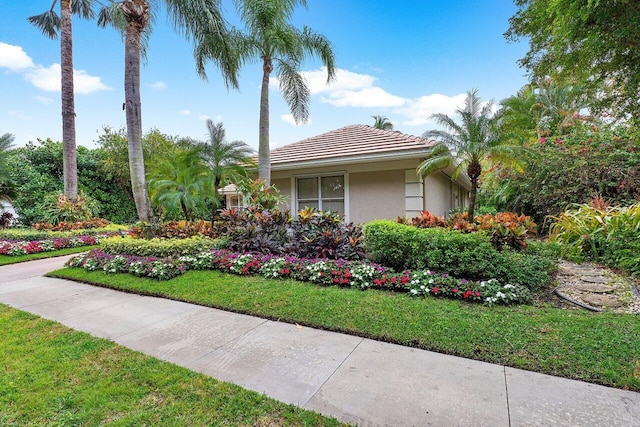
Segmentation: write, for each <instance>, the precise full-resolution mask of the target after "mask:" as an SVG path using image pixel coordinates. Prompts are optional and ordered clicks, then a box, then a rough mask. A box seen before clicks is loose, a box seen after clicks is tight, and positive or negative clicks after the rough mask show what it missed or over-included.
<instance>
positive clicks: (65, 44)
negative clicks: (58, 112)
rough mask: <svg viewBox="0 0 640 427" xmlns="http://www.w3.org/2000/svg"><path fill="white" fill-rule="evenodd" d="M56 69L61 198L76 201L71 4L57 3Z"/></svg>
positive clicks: (67, 2)
mask: <svg viewBox="0 0 640 427" xmlns="http://www.w3.org/2000/svg"><path fill="white" fill-rule="evenodd" d="M60 9H61V10H60V68H61V82H60V84H61V93H62V153H63V154H62V170H63V181H64V195H65V196H66V197H67V199H69V200H72V201H75V200H76V199H77V198H78V160H77V154H76V112H75V105H74V94H73V37H72V27H71V0H62V1H61V2H60Z"/></svg>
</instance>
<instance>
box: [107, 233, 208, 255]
mask: <svg viewBox="0 0 640 427" xmlns="http://www.w3.org/2000/svg"><path fill="white" fill-rule="evenodd" d="M214 247H216V241H215V240H213V239H210V238H206V237H189V238H187V239H149V240H147V239H134V238H131V237H111V238H108V239H104V240H102V242H100V248H101V249H102V250H103V251H104V252H105V253H108V254H112V255H135V256H141V257H157V258H167V257H174V258H177V257H179V256H182V255H193V254H197V253H200V252H204V251H207V250H210V249H212V248H214Z"/></svg>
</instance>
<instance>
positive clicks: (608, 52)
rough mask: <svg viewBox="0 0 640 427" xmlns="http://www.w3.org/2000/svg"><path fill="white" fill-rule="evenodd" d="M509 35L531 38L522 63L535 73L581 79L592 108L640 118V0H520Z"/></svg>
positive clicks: (576, 80) (566, 79)
mask: <svg viewBox="0 0 640 427" xmlns="http://www.w3.org/2000/svg"><path fill="white" fill-rule="evenodd" d="M515 3H516V6H517V7H518V10H517V12H516V13H515V15H514V16H512V17H511V18H510V19H509V22H510V27H509V29H508V30H507V32H506V33H505V37H506V38H507V39H508V40H511V41H517V40H519V39H521V38H527V39H528V40H529V51H528V52H527V54H526V55H525V56H524V58H522V59H521V60H520V61H519V63H520V65H521V66H523V67H524V68H526V69H527V70H529V71H530V72H531V73H532V74H533V76H534V78H536V79H542V78H546V77H547V76H552V77H558V78H559V79H560V80H562V81H570V82H577V83H579V84H580V85H582V88H583V91H584V92H585V93H586V94H588V95H589V96H590V98H592V99H593V104H592V107H594V108H596V109H598V110H603V109H607V108H612V109H613V110H614V111H615V112H616V113H617V114H619V115H624V114H629V115H630V116H631V117H632V118H633V119H634V120H635V121H636V122H639V121H640V97H638V93H640V68H639V67H638V63H640V49H639V48H638V40H640V4H639V3H638V2H636V1H618V0H599V1H585V0H557V1H548V0H515Z"/></svg>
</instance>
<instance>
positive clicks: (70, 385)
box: [0, 305, 341, 426]
mask: <svg viewBox="0 0 640 427" xmlns="http://www.w3.org/2000/svg"><path fill="white" fill-rule="evenodd" d="M0 366H2V375H0V425H3V426H5V425H6V426H13V425H52V426H53V425H57V426H71V425H103V424H114V425H189V426H211V425H234V426H275V425H291V426H309V425H313V426H337V425H341V424H340V423H338V422H337V421H336V420H334V419H329V418H326V417H323V416H321V415H319V414H317V413H313V412H309V411H305V410H303V409H300V408H297V407H295V406H293V405H285V404H283V403H280V402H277V401H275V400H273V399H270V398H267V397H265V396H263V395H260V394H258V393H255V392H252V391H248V390H245V389H242V388H240V387H238V386H235V385H232V384H229V383H224V382H220V381H216V380H215V379H213V378H209V377H207V376H205V375H201V374H197V373H195V372H192V371H189V370H188V369H185V368H181V367H178V366H176V365H173V364H170V363H167V362H163V361H160V360H158V359H154V358H152V357H149V356H145V355H143V354H141V353H139V352H135V351H132V350H129V349H126V348H124V347H120V346H118V345H116V344H114V343H113V342H110V341H107V340H104V339H100V338H94V337H91V336H90V335H88V334H85V333H82V332H75V331H73V330H71V329H69V328H66V327H64V326H62V325H60V324H58V323H55V322H51V321H48V320H43V319H41V318H38V317H37V316H34V315H31V314H28V313H25V312H21V311H18V310H14V309H12V308H9V307H7V306H4V305H0Z"/></svg>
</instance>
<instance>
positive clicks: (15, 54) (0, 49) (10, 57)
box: [0, 42, 35, 71]
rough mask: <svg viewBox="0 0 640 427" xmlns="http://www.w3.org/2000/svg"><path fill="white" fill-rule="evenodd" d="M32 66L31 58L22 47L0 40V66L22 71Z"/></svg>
mask: <svg viewBox="0 0 640 427" xmlns="http://www.w3.org/2000/svg"><path fill="white" fill-rule="evenodd" d="M34 66H35V65H34V63H33V60H32V59H31V58H30V57H29V55H27V54H26V52H25V51H24V50H22V47H20V46H14V45H11V44H7V43H2V42H0V67H4V68H8V69H10V70H11V71H22V70H25V69H28V68H33V67H34Z"/></svg>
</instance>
